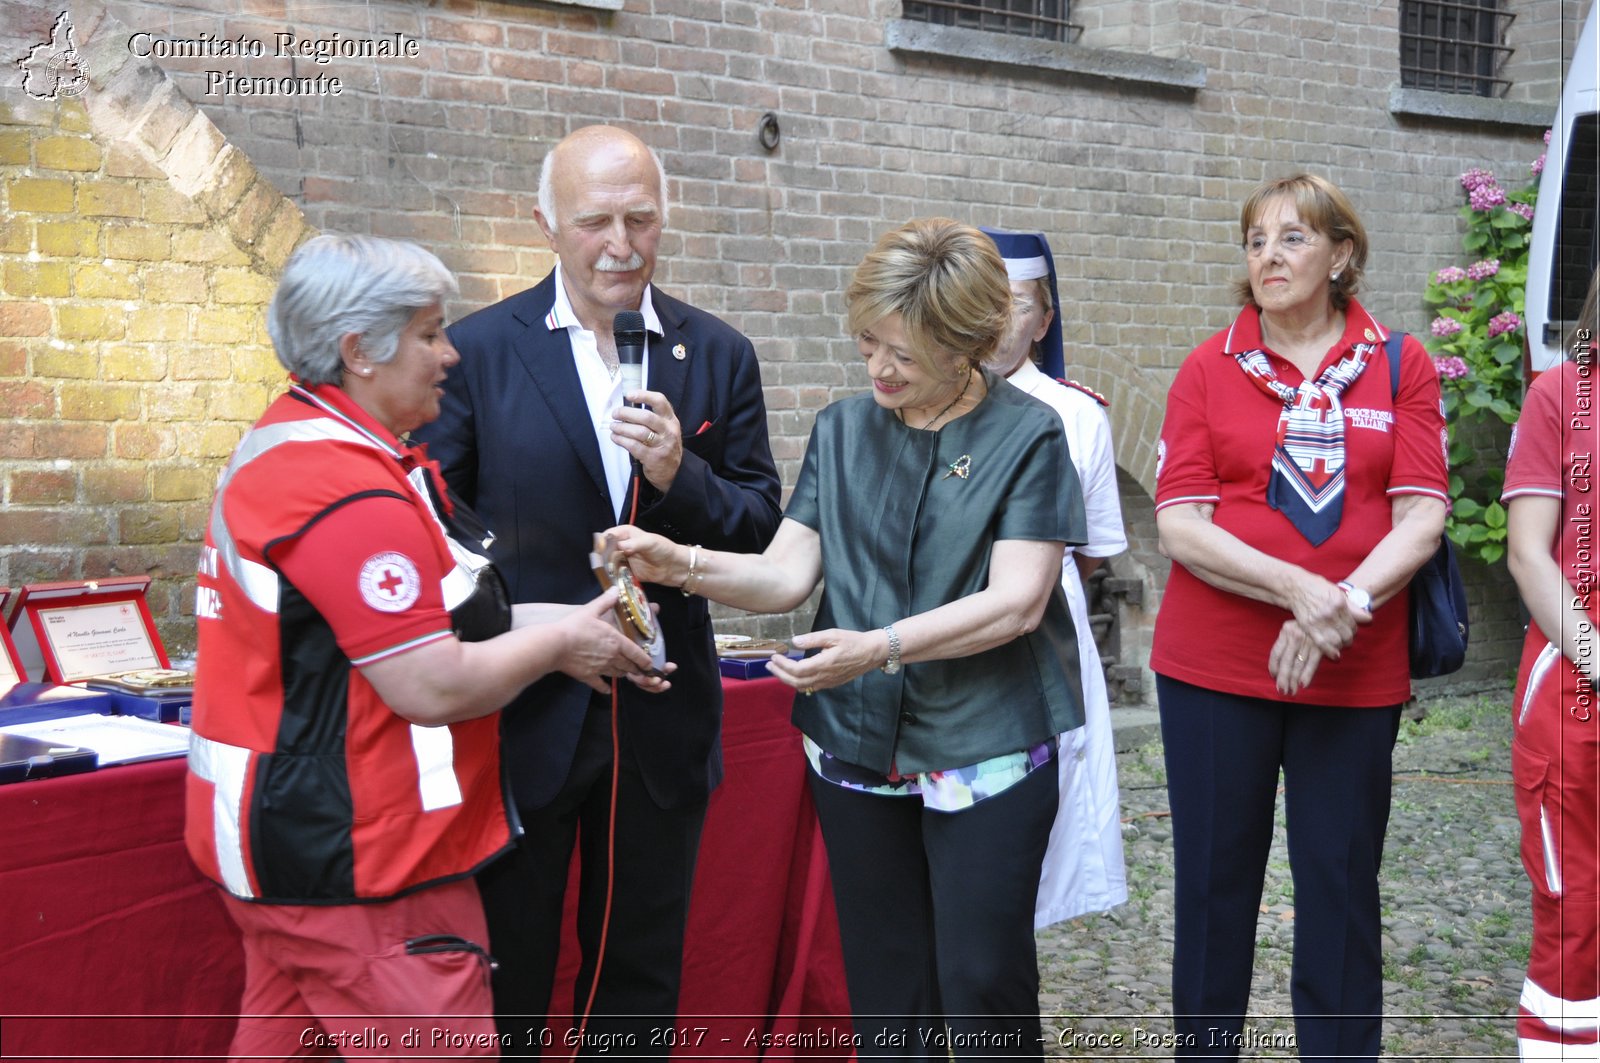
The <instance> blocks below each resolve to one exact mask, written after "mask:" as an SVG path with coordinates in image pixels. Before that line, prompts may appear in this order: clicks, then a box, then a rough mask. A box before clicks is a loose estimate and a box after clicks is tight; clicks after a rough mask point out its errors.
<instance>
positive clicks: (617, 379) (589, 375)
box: [544, 262, 662, 521]
mask: <svg viewBox="0 0 1600 1063" xmlns="http://www.w3.org/2000/svg"><path fill="white" fill-rule="evenodd" d="M650 293H651V286H650V285H648V284H647V285H645V289H644V296H643V298H641V299H640V301H639V313H640V314H642V315H643V316H644V327H645V352H644V364H643V366H642V367H641V370H642V371H641V378H642V379H643V380H645V381H646V382H647V386H648V381H649V379H650V337H651V336H652V335H654V336H660V335H662V331H661V319H660V318H659V317H658V316H656V308H655V305H654V303H653V302H652V301H651V298H650ZM544 323H545V327H546V328H548V329H549V330H550V331H551V332H554V331H556V330H557V329H563V328H564V329H566V330H567V339H568V341H569V342H570V343H571V345H572V361H573V364H574V365H575V366H576V367H577V370H578V382H579V384H581V385H582V386H583V401H584V404H585V405H586V406H587V407H588V410H589V423H590V424H591V425H593V426H594V438H595V442H596V443H597V444H599V447H600V464H601V466H602V467H603V468H604V469H605V473H606V488H607V490H608V491H609V492H610V493H611V510H612V513H613V514H614V515H615V516H616V518H617V519H618V520H619V521H620V520H621V519H622V506H623V503H624V501H625V500H626V499H627V497H628V477H629V475H630V473H631V472H632V468H631V463H630V457H629V454H628V452H627V451H626V450H624V449H622V447H621V446H619V445H618V444H617V443H615V442H613V441H612V439H611V422H612V417H611V414H612V411H613V410H615V409H616V408H617V407H618V406H621V405H622V376H621V374H620V373H618V372H615V371H613V370H612V369H611V368H610V367H609V366H607V365H606V363H605V359H604V358H602V357H601V356H600V344H599V341H598V340H597V339H596V337H595V334H594V333H593V332H591V331H589V330H588V329H586V328H584V327H583V324H582V322H580V321H579V320H578V314H577V312H576V311H575V310H573V309H572V300H570V299H568V298H567V287H566V283H565V282H564V281H563V280H562V277H561V263H559V262H557V263H556V301H555V305H553V306H552V307H551V308H550V312H549V313H548V314H546V315H545V318H544Z"/></svg>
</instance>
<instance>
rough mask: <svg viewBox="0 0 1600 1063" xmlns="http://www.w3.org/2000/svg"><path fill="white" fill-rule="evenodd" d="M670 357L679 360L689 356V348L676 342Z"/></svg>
mask: <svg viewBox="0 0 1600 1063" xmlns="http://www.w3.org/2000/svg"><path fill="white" fill-rule="evenodd" d="M672 357H674V358H676V359H677V360H678V361H680V362H681V361H683V360H684V359H685V358H687V357H689V349H688V348H687V347H685V346H684V345H683V344H681V343H680V344H677V345H675V346H674V347H673V348H672Z"/></svg>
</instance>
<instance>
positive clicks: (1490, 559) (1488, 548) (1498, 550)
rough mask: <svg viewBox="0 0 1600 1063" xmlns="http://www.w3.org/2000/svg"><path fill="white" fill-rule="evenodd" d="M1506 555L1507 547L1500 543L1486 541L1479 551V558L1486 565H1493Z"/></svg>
mask: <svg viewBox="0 0 1600 1063" xmlns="http://www.w3.org/2000/svg"><path fill="white" fill-rule="evenodd" d="M1505 556H1506V548H1505V547H1504V546H1501V545H1500V544H1499V543H1485V544H1484V545H1483V547H1482V548H1481V549H1479V551H1478V559H1479V560H1481V561H1482V562H1483V563H1484V564H1486V565H1492V564H1494V563H1496V562H1497V561H1499V560H1500V559H1501V558H1502V557H1505Z"/></svg>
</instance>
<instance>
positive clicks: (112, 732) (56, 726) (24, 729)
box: [0, 713, 189, 767]
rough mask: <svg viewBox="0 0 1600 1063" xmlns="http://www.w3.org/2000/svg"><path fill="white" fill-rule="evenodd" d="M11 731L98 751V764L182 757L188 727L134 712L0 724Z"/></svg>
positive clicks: (185, 753) (185, 751) (103, 765)
mask: <svg viewBox="0 0 1600 1063" xmlns="http://www.w3.org/2000/svg"><path fill="white" fill-rule="evenodd" d="M0 730H3V731H7V732H9V733H10V734H18V735H28V736H30V737H32V738H42V739H44V740H45V741H47V742H54V743H56V744H58V745H63V746H82V747H83V748H84V749H92V750H94V751H95V752H96V753H98V754H99V755H100V766H101V767H105V766H106V765H107V764H131V763H133V762H134V761H139V760H161V759H163V758H165V757H181V756H185V755H187V754H188V752H189V728H187V727H183V726H180V725H178V724H172V723H156V722H155V721H154V720H141V719H139V718H138V717H137V716H101V715H99V714H94V713H91V714H88V715H84V716H66V717H63V718H62V719H59V720H39V721H37V722H35V723H17V724H11V725H9V726H7V727H3V728H0Z"/></svg>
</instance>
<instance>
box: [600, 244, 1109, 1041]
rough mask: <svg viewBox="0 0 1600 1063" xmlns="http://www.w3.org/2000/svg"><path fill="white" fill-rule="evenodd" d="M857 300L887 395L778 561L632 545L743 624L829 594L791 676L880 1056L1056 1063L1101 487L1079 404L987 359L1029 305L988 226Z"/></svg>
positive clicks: (858, 421)
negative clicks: (1079, 615) (1049, 1024)
mask: <svg viewBox="0 0 1600 1063" xmlns="http://www.w3.org/2000/svg"><path fill="white" fill-rule="evenodd" d="M846 299H847V302H848V304H849V324H850V331H851V332H852V333H853V334H854V335H855V337H856V343H857V346H858V348H859V350H860V352H861V356H862V357H863V358H864V359H865V360H866V363H867V372H868V375H869V376H870V377H871V379H872V392H871V393H870V394H863V395H856V396H852V397H850V398H847V399H843V400H841V401H839V402H836V403H834V404H832V405H831V406H829V407H828V408H827V409H825V410H823V411H822V412H821V414H820V415H819V416H818V418H817V424H816V428H815V430H814V431H813V432H812V435H811V440H810V443H809V445H808V447H807V450H806V456H805V462H804V465H803V467H802V469H801V472H800V479H799V482H798V483H797V484H796V486H795V491H794V496H793V498H792V499H791V500H790V503H789V508H788V510H787V512H786V513H785V518H784V521H783V523H782V525H781V526H780V527H779V530H778V534H777V537H776V538H775V539H774V540H773V542H772V545H771V546H770V547H768V548H767V551H766V552H765V553H764V554H760V555H753V554H729V553H721V552H715V551H709V550H702V549H700V548H699V547H695V546H680V545H677V544H674V543H672V542H670V541H668V540H666V539H662V538H660V537H659V536H654V535H649V534H646V533H644V532H640V531H638V530H637V529H634V528H622V529H618V531H617V535H618V537H619V539H621V540H622V549H623V550H624V551H626V552H627V553H628V554H629V555H630V557H631V560H632V563H633V566H634V570H635V572H636V574H637V575H639V576H640V577H642V578H643V579H645V580H647V581H649V582H654V583H665V584H669V585H675V586H681V587H683V589H684V591H685V592H686V593H694V594H702V595H705V596H706V597H707V598H710V599H712V600H714V601H719V602H723V603H726V604H728V605H732V606H736V607H738V608H741V609H748V610H752V611H761V612H782V611H785V610H789V609H793V608H795V607H796V606H798V605H799V604H800V603H802V602H804V601H805V600H806V598H807V597H808V596H809V595H810V594H811V592H812V591H813V590H814V589H815V588H816V586H817V584H818V582H819V580H822V581H825V588H824V591H823V595H822V600H821V603H820V605H819V607H818V612H817V626H816V629H815V630H813V631H812V632H811V633H810V634H808V635H801V636H798V637H796V638H795V640H794V644H795V646H796V647H797V648H800V649H804V650H807V651H812V654H811V655H810V656H808V657H806V658H805V659H804V660H798V661H796V660H791V659H789V658H787V657H782V656H775V657H773V659H772V661H771V665H770V667H771V670H772V672H773V674H774V675H776V676H777V677H778V678H779V679H781V680H783V681H784V682H786V683H788V684H789V685H790V686H793V687H794V688H795V689H796V690H798V691H799V693H800V696H799V697H797V698H796V699H795V710H794V719H795V724H796V725H797V726H798V727H799V728H800V730H801V731H802V732H803V733H804V735H805V748H806V755H807V757H808V758H809V760H810V762H811V766H812V769H813V770H812V775H811V788H812V793H813V796H814V797H815V798H816V803H817V810H818V815H819V817H820V819H821V823H822V830H823V837H824V839H825V841H826V843H827V847H828V857H829V863H830V867H831V870H832V875H833V885H834V895H835V899H836V902H837V907H838V910H839V921H840V929H841V934H842V937H843V943H844V957H845V969H846V974H847V977H848V981H849V988H850V1002H851V1009H852V1011H853V1012H854V1013H855V1015H856V1032H857V1034H859V1035H860V1038H861V1040H860V1048H859V1052H860V1053H861V1054H862V1055H863V1056H871V1057H875V1058H883V1057H891V1056H892V1057H901V1058H934V1059H941V1060H942V1059H945V1058H946V1052H947V1051H950V1050H953V1051H954V1053H955V1055H956V1057H957V1058H963V1057H969V1056H984V1055H1003V1056H1012V1057H1014V1056H1018V1055H1021V1056H1035V1057H1037V1056H1040V1055H1041V1054H1042V1046H1041V1044H1040V1041H1039V1033H1040V1029H1039V1021H1038V992H1039V980H1038V968H1037V964H1036V962H1035V959H1034V952H1033V904H1034V894H1035V891H1036V890H1037V888H1038V881H1039V868H1040V863H1041V861H1042V860H1043V857H1044V851H1045V844H1046V842H1047V841H1048V838H1049V832H1050V825H1051V821H1052V820H1053V818H1054V816H1055V811H1056V771H1055V765H1054V758H1055V754H1056V737H1055V736H1056V735H1058V734H1060V733H1061V732H1063V731H1067V730H1070V729H1072V728H1073V727H1076V726H1078V725H1079V724H1080V723H1081V722H1082V720H1083V715H1082V707H1081V705H1080V703H1079V698H1078V693H1077V691H1078V689H1079V685H1078V672H1077V661H1078V657H1077V649H1076V642H1075V635H1074V632H1073V628H1072V620H1071V618H1070V616H1069V614H1068V611H1067V604H1066V600H1065V598H1064V597H1063V595H1062V593H1061V583H1060V569H1061V558H1062V548H1063V544H1065V543H1075V544H1076V543H1082V542H1083V540H1084V531H1085V529H1084V517H1083V505H1082V501H1081V497H1080V494H1079V490H1078V481H1077V476H1076V474H1075V473H1074V471H1073V466H1072V462H1071V461H1070V459H1069V457H1068V454H1067V446H1066V441H1065V437H1064V435H1063V433H1062V430H1061V420H1060V418H1059V417H1058V416H1057V415H1056V414H1055V412H1054V411H1053V410H1051V409H1050V408H1049V407H1047V406H1045V405H1044V404H1042V403H1040V402H1038V401H1037V400H1035V399H1032V398H1030V397H1028V396H1027V395H1025V394H1023V393H1022V392H1021V391H1019V390H1018V389H1016V388H1014V387H1012V386H1011V385H1009V384H1007V383H1005V381H1004V380H1002V379H1001V378H999V377H997V376H995V375H994V374H992V373H989V372H986V371H984V370H983V369H981V368H980V365H979V363H980V362H981V361H982V360H983V358H984V356H985V355H987V354H988V353H990V351H991V350H992V349H993V348H994V346H995V345H996V343H997V342H998V341H999V339H1000V338H1001V336H1002V334H1003V333H1004V331H1005V328H1006V325H1007V322H1008V317H1009V307H1010V286H1009V283H1008V281H1007V278H1006V270H1005V266H1004V264H1003V263H1002V261H1001V259H1000V257H999V255H998V253H997V252H996V251H995V249H994V244H993V243H992V242H991V241H989V239H988V238H987V237H985V236H984V235H983V234H982V233H981V232H979V231H978V230H976V229H973V228H971V227H969V226H966V225H961V224H958V223H956V222H953V221H949V220H947V219H920V220H916V221H912V222H909V223H907V224H906V225H903V226H901V227H900V228H898V229H896V230H894V231H892V232H890V233H888V234H886V235H885V236H884V237H883V238H882V239H881V240H879V241H878V243H877V245H876V246H875V247H874V248H873V250H872V251H871V253H869V254H868V255H867V257H866V259H865V260H863V261H862V263H861V265H860V266H859V267H858V268H857V270H856V274H855V277H854V280H853V281H852V283H851V285H850V287H849V289H848V291H847V292H846ZM1041 767H1044V768H1048V770H1044V771H1038V770H1035V769H1037V768H1041Z"/></svg>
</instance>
